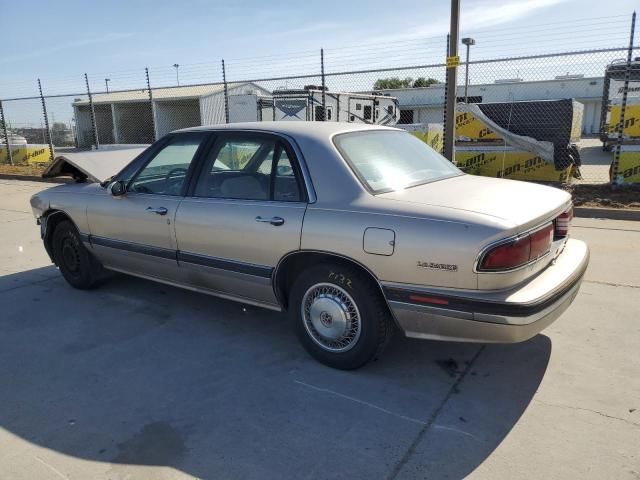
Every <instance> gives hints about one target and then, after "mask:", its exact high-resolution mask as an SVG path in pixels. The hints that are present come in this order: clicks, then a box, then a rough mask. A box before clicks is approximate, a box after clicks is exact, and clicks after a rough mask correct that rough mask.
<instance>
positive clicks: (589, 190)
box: [562, 184, 640, 210]
mask: <svg viewBox="0 0 640 480" xmlns="http://www.w3.org/2000/svg"><path fill="white" fill-rule="evenodd" d="M562 188H563V189H564V190H566V191H567V192H569V193H571V195H572V196H573V204H574V205H575V206H576V207H600V208H624V209H638V210H640V185H626V186H624V187H617V188H612V187H611V185H608V184H605V185H581V184H575V185H563V186H562Z"/></svg>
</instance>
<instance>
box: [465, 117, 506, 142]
mask: <svg viewBox="0 0 640 480" xmlns="http://www.w3.org/2000/svg"><path fill="white" fill-rule="evenodd" d="M456 140H458V141H463V142H464V141H466V142H468V141H472V142H487V141H492V142H495V141H499V140H502V137H500V136H499V135H498V134H497V133H496V132H494V131H493V130H491V129H490V128H489V127H487V126H486V125H485V124H484V123H483V122H481V121H480V120H478V119H477V118H476V117H475V116H474V115H473V114H472V113H471V112H464V113H458V114H457V115H456Z"/></svg>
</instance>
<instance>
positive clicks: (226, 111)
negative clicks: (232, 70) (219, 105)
mask: <svg viewBox="0 0 640 480" xmlns="http://www.w3.org/2000/svg"><path fill="white" fill-rule="evenodd" d="M222 83H224V121H225V123H229V88H228V86H227V71H226V69H225V68H224V58H223V59H222Z"/></svg>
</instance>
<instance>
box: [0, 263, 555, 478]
mask: <svg viewBox="0 0 640 480" xmlns="http://www.w3.org/2000/svg"><path fill="white" fill-rule="evenodd" d="M52 273H55V269H53V270H52V267H46V268H42V269H36V270H31V271H28V272H22V273H16V274H11V275H5V276H4V277H2V278H1V282H0V285H3V284H6V285H15V288H12V289H10V290H6V289H5V291H0V304H2V305H3V309H4V312H3V314H2V315H1V316H0V365H2V367H1V368H0V386H1V388H0V405H2V408H1V409H0V427H1V428H2V429H4V430H6V431H8V432H10V433H11V434H12V435H15V436H17V437H18V438H19V439H22V440H24V441H27V442H29V443H31V444H34V445H37V446H40V447H45V448H46V449H49V450H51V451H53V452H59V453H62V454H64V455H67V456H71V457H75V458H80V459H85V460H91V461H95V462H105V463H104V464H99V465H102V467H101V469H100V470H99V472H102V473H100V474H99V475H98V476H100V475H104V476H107V477H110V478H125V477H127V476H129V477H131V478H138V477H139V476H140V475H141V473H140V470H139V468H140V466H167V467H171V468H174V469H176V470H180V471H182V472H185V473H188V474H190V475H193V476H195V477H198V478H243V479H244V478H278V479H280V478H345V477H349V478H381V477H383V476H388V475H391V474H394V472H395V473H397V474H398V477H397V478H413V477H418V478H423V477H424V473H425V472H427V471H428V472H429V473H431V474H432V476H435V477H444V476H447V477H448V478H462V477H464V476H466V475H468V474H469V473H470V472H472V471H473V470H474V469H475V468H477V467H478V466H479V465H480V464H481V463H482V462H483V461H484V460H485V459H486V458H487V457H488V456H489V455H490V454H491V452H493V450H494V449H495V448H496V447H497V446H498V445H499V444H500V442H502V440H504V438H505V437H506V435H507V434H508V433H509V431H510V430H511V429H512V428H513V427H514V425H516V424H517V422H518V420H519V418H520V417H521V415H522V414H523V412H524V411H525V409H526V408H527V406H528V404H529V402H530V401H531V399H532V397H533V395H534V394H535V392H536V390H537V388H538V386H539V384H540V382H541V381H542V378H543V376H544V373H545V371H546V368H547V364H548V361H549V356H550V353H551V341H550V340H549V339H548V338H547V337H546V336H543V335H538V336H537V337H535V338H533V339H532V340H530V341H528V342H525V343H523V344H518V345H508V346H491V345H489V346H485V347H482V346H479V345H472V344H460V343H441V342H429V341H417V340H410V339H406V338H402V337H401V336H400V335H397V336H396V337H395V338H394V339H393V340H392V342H391V344H390V346H389V348H388V349H387V351H386V352H385V354H384V355H383V356H382V357H381V359H380V360H378V361H375V362H372V363H371V364H369V365H367V366H365V367H364V368H362V369H360V370H357V371H352V372H343V371H337V370H332V369H330V368H327V367H324V366H323V365H320V364H318V363H317V362H315V361H313V360H312V359H311V358H310V357H309V356H308V355H307V354H306V353H305V352H304V351H303V350H302V348H301V347H300V346H299V344H298V343H297V341H296V339H295V336H294V335H293V334H292V329H291V328H290V325H289V320H288V319H287V317H286V315H284V314H281V313H277V312H270V311H266V310H262V309H258V308H253V307H249V306H243V305H240V304H237V303H233V302H229V301H225V300H220V299H217V298H213V297H208V296H205V295H201V294H198V293H194V292H190V291H186V290H181V289H177V288H174V287H169V286H165V285H160V284H156V283H153V282H150V281H146V280H141V279H136V278H132V277H127V276H116V277H114V278H111V279H110V280H108V281H106V282H105V283H103V284H102V285H101V286H100V288H99V289H96V290H91V291H79V290H74V289H72V288H70V287H69V286H67V285H66V284H65V283H64V281H63V280H62V279H61V278H60V277H59V276H52ZM461 432H462V433H461ZM469 438H473V439H474V440H473V442H472V444H470V445H467V444H466V443H465V442H468V439H469ZM461 442H462V443H461ZM461 446H464V448H461ZM6 448H7V449H8V450H5V451H4V452H2V453H4V454H6V455H3V456H4V457H5V458H6V459H8V460H7V462H9V463H7V464H6V465H8V466H7V467H6V468H9V470H10V471H11V468H12V467H11V462H12V461H15V462H18V461H20V458H21V456H20V455H21V454H20V452H21V451H23V450H24V449H25V447H24V446H21V447H17V446H14V447H11V446H7V447H6ZM11 448H15V449H16V452H14V453H12V454H11V451H10V450H11ZM410 449H411V451H413V455H411V456H408V455H407V452H408V451H409V450H410ZM25 455H26V454H25ZM51 455H52V456H51V458H49V460H48V461H49V462H50V463H51V464H52V465H55V468H56V469H57V470H59V471H63V472H66V473H68V474H70V475H71V474H73V473H74V468H78V469H81V468H84V469H85V470H79V471H80V472H84V473H82V475H80V476H83V475H84V476H86V472H87V470H86V469H87V468H90V466H87V463H86V462H84V463H82V462H75V463H74V462H72V461H70V460H69V459H68V457H60V456H55V455H53V454H51ZM56 462H65V463H64V464H60V463H58V464H56ZM78 463H82V466H78V465H77V464H78ZM89 465H92V464H89ZM105 465H106V466H105ZM105 468H106V470H105ZM0 471H2V467H0ZM76 474H78V473H77V472H76ZM145 475H146V477H150V476H153V475H152V474H150V473H148V472H147V473H146V474H142V476H145Z"/></svg>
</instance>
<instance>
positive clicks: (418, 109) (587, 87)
mask: <svg viewBox="0 0 640 480" xmlns="http://www.w3.org/2000/svg"><path fill="white" fill-rule="evenodd" d="M603 81H604V79H603V78H602V77H591V78H585V77H581V76H566V77H556V78H555V79H553V80H540V81H521V80H519V79H511V80H497V81H496V82H495V83H487V84H477V85H469V91H468V97H469V102H470V103H471V102H474V103H480V102H482V103H489V102H511V101H521V100H559V99H564V98H573V99H574V100H577V101H579V102H580V103H582V104H583V105H584V116H583V122H582V133H583V134H596V133H598V132H599V130H600V114H601V110H602V90H603ZM381 92H382V93H384V94H388V95H391V96H394V97H397V98H398V102H399V104H400V123H442V113H443V108H442V107H443V105H444V85H443V84H436V85H431V86H429V87H424V88H399V89H390V90H382V91H381ZM463 96H464V86H458V99H459V100H460V101H463V100H464V98H463Z"/></svg>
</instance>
